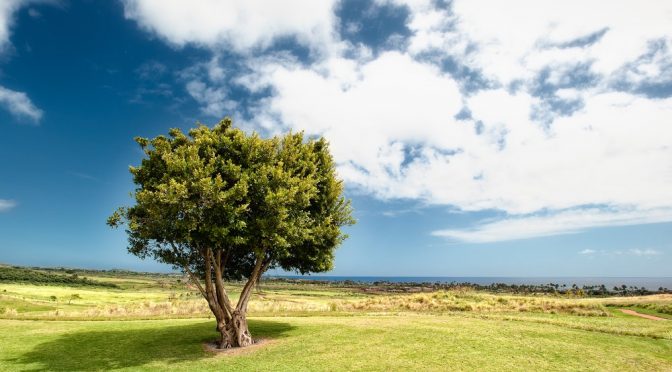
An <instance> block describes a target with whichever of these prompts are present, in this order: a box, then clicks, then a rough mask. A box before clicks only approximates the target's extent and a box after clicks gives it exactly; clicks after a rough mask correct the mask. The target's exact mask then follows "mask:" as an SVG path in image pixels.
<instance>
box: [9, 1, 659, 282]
mask: <svg viewBox="0 0 672 372" xmlns="http://www.w3.org/2000/svg"><path fill="white" fill-rule="evenodd" d="M225 116H230V117H232V118H233V120H234V124H235V125H236V126H238V127H240V128H243V129H245V130H246V131H249V132H251V131H257V132H259V133H260V134H261V135H263V136H272V135H275V134H279V133H283V132H287V131H289V130H294V131H298V130H302V131H305V133H307V134H308V135H311V136H324V137H325V138H327V139H328V140H329V142H330V145H331V150H332V154H333V156H334V158H335V160H336V163H337V165H338V167H337V171H338V175H339V177H340V178H341V179H343V180H344V182H345V185H346V194H347V197H348V198H350V199H351V200H352V204H353V207H354V210H355V212H354V216H355V218H356V219H357V221H358V222H357V224H356V225H354V226H352V227H348V228H346V233H347V234H348V235H349V238H348V240H347V241H346V242H345V243H344V244H343V245H342V246H341V247H340V248H339V249H338V251H337V253H336V260H335V267H334V270H333V271H331V272H329V273H328V274H329V275H375V276H517V277H520V276H672V270H671V269H670V267H672V2H669V1H656V0H651V1H646V2H636V1H611V2H604V1H597V0H592V1H590V0H589V1H545V0H539V1H533V0H529V1H523V0H509V1H496V2H493V1H485V0H454V1H441V0H319V1H318V0H284V1H281V2H269V1H262V0H230V1H217V0H194V1H188V2H187V1H179V0H115V1H105V2H100V1H93V0H0V131H1V132H0V133H1V135H0V159H2V160H1V161H0V262H5V263H11V264H19V265H29V266H66V267H82V268H108V269H109V268H125V269H133V270H148V271H165V270H168V268H167V267H166V266H163V265H160V264H157V263H155V262H152V261H142V260H140V259H138V258H136V257H134V256H132V255H130V254H128V253H127V252H126V236H125V233H124V231H121V230H111V229H110V228H109V227H108V226H106V224H105V221H106V218H107V217H108V216H109V215H110V214H111V213H112V212H113V211H114V210H115V209H116V208H117V207H118V206H121V205H128V204H130V203H132V198H131V196H130V193H131V192H132V191H133V189H134V185H133V183H132V180H131V176H130V173H129V172H128V167H129V165H134V164H139V163H140V161H141V159H142V156H143V153H142V151H140V149H139V148H138V146H137V144H135V143H134V142H133V137H135V136H144V137H153V136H157V135H159V134H165V133H167V131H168V130H169V129H170V128H173V127H178V128H182V129H184V130H187V129H188V128H190V127H193V126H194V125H195V124H196V123H197V122H201V123H205V124H209V125H212V124H214V123H216V122H218V121H219V120H220V119H221V118H223V117H225Z"/></svg>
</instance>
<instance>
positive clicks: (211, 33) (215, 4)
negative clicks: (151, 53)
mask: <svg viewBox="0 0 672 372" xmlns="http://www.w3.org/2000/svg"><path fill="white" fill-rule="evenodd" d="M122 1H123V4H124V13H125V16H126V18H129V19H133V20H135V21H137V22H138V24H139V25H140V26H141V27H142V28H144V29H146V30H148V31H151V32H153V33H156V34H158V35H159V36H160V37H162V38H163V39H165V40H167V41H168V42H170V43H171V44H174V45H177V46H183V45H185V44H188V43H195V44H199V45H204V46H207V47H212V48H219V47H222V46H230V47H232V48H234V49H235V50H236V51H238V52H243V53H244V52H247V51H249V50H250V49H251V48H256V47H261V48H264V47H268V46H269V45H270V44H271V43H272V42H273V41H274V40H277V39H278V38H282V37H296V38H297V40H298V41H299V42H301V43H303V44H305V45H308V46H310V47H314V48H321V47H322V46H324V45H326V44H325V43H329V42H330V41H331V40H332V33H333V27H334V18H335V17H334V13H333V10H334V9H333V8H334V5H335V3H336V0H320V1H313V0H285V1H264V0H229V1H219V0H195V1H183V0H122Z"/></svg>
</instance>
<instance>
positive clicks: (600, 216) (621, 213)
mask: <svg viewBox="0 0 672 372" xmlns="http://www.w3.org/2000/svg"><path fill="white" fill-rule="evenodd" d="M667 221H672V208H660V209H653V210H603V209H599V208H589V209H579V210H568V211H564V212H559V213H552V214H548V215H530V216H525V217H512V218H507V219H503V220H497V221H493V222H486V223H482V224H480V225H477V226H476V227H473V228H469V229H446V230H437V231H434V232H432V235H434V236H439V237H444V238H449V239H454V240H458V241H462V242H466V243H490V242H497V241H506V240H518V239H529V238H537V237H543V236H551V235H561V234H574V233H578V232H581V231H584V230H586V229H589V228H594V227H604V226H626V225H639V224H647V223H658V222H667ZM587 253H589V252H586V254H587Z"/></svg>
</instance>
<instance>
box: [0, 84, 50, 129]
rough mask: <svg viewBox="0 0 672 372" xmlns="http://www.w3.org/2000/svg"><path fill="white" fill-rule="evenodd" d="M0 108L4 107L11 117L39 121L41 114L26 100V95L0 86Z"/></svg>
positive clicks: (28, 99) (40, 111)
mask: <svg viewBox="0 0 672 372" xmlns="http://www.w3.org/2000/svg"><path fill="white" fill-rule="evenodd" d="M0 106H5V108H6V109H7V110H9V112H10V113H12V115H14V116H16V117H18V118H28V119H30V120H32V121H34V122H38V121H40V119H41V118H42V115H43V112H42V110H40V109H39V108H37V106H35V104H33V102H32V101H31V100H30V98H28V96H27V95H26V93H23V92H17V91H14V90H11V89H7V88H4V87H2V86H0Z"/></svg>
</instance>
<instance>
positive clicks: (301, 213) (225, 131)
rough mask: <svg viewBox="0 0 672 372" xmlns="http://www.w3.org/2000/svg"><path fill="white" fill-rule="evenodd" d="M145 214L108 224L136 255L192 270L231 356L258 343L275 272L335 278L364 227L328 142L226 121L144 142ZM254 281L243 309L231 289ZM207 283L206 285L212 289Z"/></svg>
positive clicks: (138, 208)
mask: <svg viewBox="0 0 672 372" xmlns="http://www.w3.org/2000/svg"><path fill="white" fill-rule="evenodd" d="M135 140H136V142H138V144H140V146H141V148H142V149H143V150H144V153H145V158H144V159H143V160H142V163H141V165H140V166H139V167H131V168H130V171H131V173H132V175H133V181H134V183H135V184H136V189H135V192H134V194H133V196H134V198H135V205H133V206H129V207H121V208H119V209H118V210H117V211H115V212H114V213H113V214H112V216H110V218H109V219H108V224H109V225H110V226H113V227H117V226H119V225H121V224H123V223H125V224H126V231H127V233H128V241H129V245H128V250H129V252H130V253H132V254H134V255H136V256H138V257H140V258H143V259H144V258H147V257H151V258H154V259H156V260H158V261H160V262H164V263H167V264H171V265H173V266H174V267H175V268H179V269H181V270H183V271H184V272H185V273H186V274H187V275H188V276H189V277H190V279H191V280H192V281H193V283H194V285H195V286H196V287H198V290H199V291H200V293H201V294H202V296H203V297H204V298H205V299H206V301H207V303H208V306H209V308H210V310H211V311H212V313H213V314H214V316H215V319H216V321H217V330H218V331H219V332H220V334H221V337H220V340H219V346H220V347H221V348H228V347H238V346H247V345H250V344H252V343H253V342H254V341H253V339H252V336H251V334H250V331H249V329H248V326H247V318H246V313H247V306H248V302H249V299H250V296H251V293H252V290H253V287H254V286H255V283H257V282H258V281H259V279H260V278H261V275H262V274H263V273H264V272H265V271H267V270H268V269H270V268H276V267H279V268H282V269H284V270H288V271H296V272H299V273H301V274H305V273H309V272H324V271H328V270H330V269H331V268H332V265H333V258H334V250H335V248H336V247H337V246H338V245H339V244H340V243H341V242H342V241H343V240H344V239H345V238H346V237H347V236H346V235H345V234H343V232H342V231H341V227H343V226H345V225H350V224H353V223H354V220H353V218H352V217H351V213H352V210H351V206H350V202H349V200H346V199H345V198H344V197H343V196H342V193H343V183H342V181H340V180H338V179H337V177H336V173H335V165H334V162H333V159H332V157H331V155H330V153H329V149H328V144H327V142H326V140H324V139H323V138H319V139H305V138H304V136H303V134H302V133H289V134H286V135H284V136H280V137H278V136H276V137H273V138H270V139H263V138H261V137H259V136H258V135H257V134H256V133H255V134H252V135H247V134H246V133H245V132H244V131H242V130H240V129H236V128H233V127H232V123H231V120H230V119H228V118H226V119H224V120H222V121H221V122H219V123H218V124H217V125H215V126H214V128H212V129H210V128H208V127H207V126H204V125H200V124H199V125H198V126H197V127H196V128H194V129H191V130H190V131H189V133H188V135H185V134H184V133H183V132H182V131H180V130H179V129H171V130H170V132H169V136H167V137H166V136H158V137H156V138H154V139H151V140H150V139H146V138H136V139H135ZM241 279H245V284H244V286H243V288H242V290H241V293H240V297H239V299H238V302H237V303H236V304H235V305H234V304H233V302H232V301H231V300H230V297H229V294H228V293H227V290H226V288H225V287H224V281H225V280H241ZM201 282H203V283H204V284H202V283H201Z"/></svg>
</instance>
